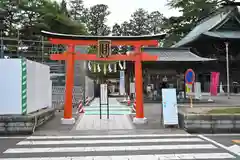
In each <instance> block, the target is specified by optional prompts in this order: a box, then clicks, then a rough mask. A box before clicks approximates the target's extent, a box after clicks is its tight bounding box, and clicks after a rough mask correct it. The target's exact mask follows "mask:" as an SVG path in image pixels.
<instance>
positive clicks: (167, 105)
mask: <svg viewBox="0 0 240 160" xmlns="http://www.w3.org/2000/svg"><path fill="white" fill-rule="evenodd" d="M162 111H163V124H164V125H178V108H177V96H176V89H175V88H171V89H162Z"/></svg>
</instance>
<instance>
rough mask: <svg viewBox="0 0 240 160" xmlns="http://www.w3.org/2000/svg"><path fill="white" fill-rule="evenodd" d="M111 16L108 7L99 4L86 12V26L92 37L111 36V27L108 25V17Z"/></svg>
mask: <svg viewBox="0 0 240 160" xmlns="http://www.w3.org/2000/svg"><path fill="white" fill-rule="evenodd" d="M109 14H110V11H109V10H108V6H107V5H105V4H97V5H95V6H92V7H90V9H88V10H87V11H86V17H87V21H86V25H87V28H88V32H89V34H91V35H101V36H105V35H109V33H110V32H111V30H110V27H109V26H107V25H106V21H107V16H108V15H109Z"/></svg>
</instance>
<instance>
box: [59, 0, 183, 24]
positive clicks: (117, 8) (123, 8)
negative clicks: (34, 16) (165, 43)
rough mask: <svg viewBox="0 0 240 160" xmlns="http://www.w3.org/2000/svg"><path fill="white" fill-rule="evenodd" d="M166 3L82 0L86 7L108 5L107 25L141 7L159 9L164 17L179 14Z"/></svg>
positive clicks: (149, 9)
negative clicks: (109, 12)
mask: <svg viewBox="0 0 240 160" xmlns="http://www.w3.org/2000/svg"><path fill="white" fill-rule="evenodd" d="M57 1H61V0H57ZM166 3H167V0H84V5H85V6H86V7H91V6H93V5H96V4H106V5H108V7H109V10H110V11H111V14H110V15H109V17H108V22H107V24H108V25H109V26H112V25H113V24H114V23H122V22H123V21H125V20H129V18H130V16H131V14H132V13H133V12H134V11H135V10H136V9H138V8H143V9H145V10H147V11H148V12H152V11H160V12H161V13H162V14H163V15H164V16H166V17H170V16H178V15H180V13H179V12H178V11H177V10H173V9H169V8H168V7H167V6H166Z"/></svg>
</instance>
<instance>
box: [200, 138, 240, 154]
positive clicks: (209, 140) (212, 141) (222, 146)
mask: <svg viewBox="0 0 240 160" xmlns="http://www.w3.org/2000/svg"><path fill="white" fill-rule="evenodd" d="M198 137H199V138H202V139H204V140H206V141H208V142H211V143H213V144H215V145H216V146H218V147H221V148H223V149H225V150H227V151H229V152H230V153H233V154H234V155H237V154H236V153H234V152H233V151H232V150H231V149H229V148H228V147H226V146H224V145H222V144H221V143H218V142H217V141H214V140H212V139H210V138H207V137H205V136H203V135H198ZM237 156H238V155H237Z"/></svg>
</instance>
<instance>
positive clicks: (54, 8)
mask: <svg viewBox="0 0 240 160" xmlns="http://www.w3.org/2000/svg"><path fill="white" fill-rule="evenodd" d="M0 8H3V9H5V10H6V11H7V16H6V17H5V20H4V26H5V27H4V30H3V31H4V34H5V36H11V37H17V34H18V33H20V36H21V37H22V38H24V39H32V40H34V39H37V38H38V37H39V35H40V31H41V30H48V31H53V32H60V33H73V34H83V33H85V32H86V29H85V27H84V26H83V25H82V24H81V23H79V22H76V21H73V20H72V19H71V18H70V17H69V11H68V9H67V3H66V1H65V0H62V1H61V2H60V3H57V2H56V1H49V0H31V1H29V0H21V1H13V0H1V1H0Z"/></svg>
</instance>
